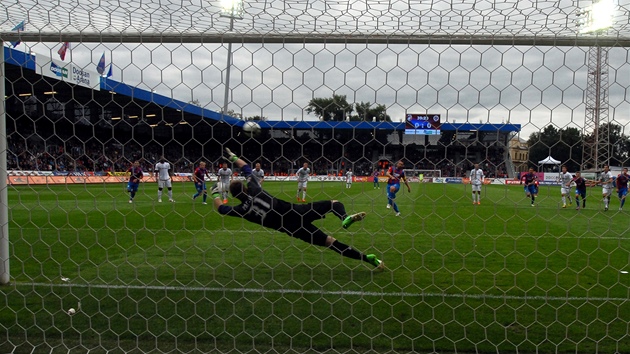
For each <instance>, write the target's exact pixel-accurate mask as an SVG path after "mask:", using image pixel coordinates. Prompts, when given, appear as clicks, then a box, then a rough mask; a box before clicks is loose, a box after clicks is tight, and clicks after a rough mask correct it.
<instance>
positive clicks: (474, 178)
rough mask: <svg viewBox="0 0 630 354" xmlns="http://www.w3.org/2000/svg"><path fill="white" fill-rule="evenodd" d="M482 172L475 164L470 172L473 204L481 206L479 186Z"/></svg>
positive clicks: (481, 182) (481, 180) (481, 181)
mask: <svg viewBox="0 0 630 354" xmlns="http://www.w3.org/2000/svg"><path fill="white" fill-rule="evenodd" d="M484 177H485V176H484V175H483V170H482V169H480V168H479V164H478V163H476V164H475V167H474V168H473V169H472V171H470V184H471V185H472V200H473V204H477V205H481V186H482V185H483V179H484Z"/></svg>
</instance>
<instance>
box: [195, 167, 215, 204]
mask: <svg viewBox="0 0 630 354" xmlns="http://www.w3.org/2000/svg"><path fill="white" fill-rule="evenodd" d="M206 176H207V177H208V178H211V177H210V174H209V173H208V170H207V169H206V163H205V162H204V161H201V162H200V163H199V166H197V168H195V172H193V182H195V189H196V190H197V193H195V195H193V200H194V199H197V197H198V196H200V195H201V194H202V193H203V203H202V204H208V203H206V199H207V198H208V191H207V190H206Z"/></svg>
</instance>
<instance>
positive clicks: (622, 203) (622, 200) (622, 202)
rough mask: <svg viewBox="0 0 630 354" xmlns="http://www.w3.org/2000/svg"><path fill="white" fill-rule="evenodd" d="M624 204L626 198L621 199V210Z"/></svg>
mask: <svg viewBox="0 0 630 354" xmlns="http://www.w3.org/2000/svg"><path fill="white" fill-rule="evenodd" d="M625 203H626V198H622V199H621V207H622V208H623V205H624V204H625Z"/></svg>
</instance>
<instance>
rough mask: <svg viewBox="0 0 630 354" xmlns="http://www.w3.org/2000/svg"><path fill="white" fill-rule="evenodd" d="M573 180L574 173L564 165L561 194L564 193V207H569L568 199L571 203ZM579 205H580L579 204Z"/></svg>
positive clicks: (561, 175)
mask: <svg viewBox="0 0 630 354" xmlns="http://www.w3.org/2000/svg"><path fill="white" fill-rule="evenodd" d="M572 181H573V175H572V174H570V173H569V172H568V171H567V166H564V165H563V166H562V172H560V194H562V207H563V208H566V207H567V199H568V202H569V203H568V204H569V205H571V203H572V201H571V182H572ZM578 207H579V205H578Z"/></svg>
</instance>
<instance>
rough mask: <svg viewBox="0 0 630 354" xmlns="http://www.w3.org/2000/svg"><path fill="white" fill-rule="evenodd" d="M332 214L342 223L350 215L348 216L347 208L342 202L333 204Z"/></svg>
mask: <svg viewBox="0 0 630 354" xmlns="http://www.w3.org/2000/svg"><path fill="white" fill-rule="evenodd" d="M332 212H333V214H335V216H336V217H338V218H339V219H340V220H341V221H343V220H344V219H345V218H346V216H348V214H346V207H345V206H344V205H343V203H341V202H333V204H332Z"/></svg>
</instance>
